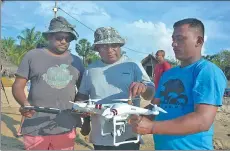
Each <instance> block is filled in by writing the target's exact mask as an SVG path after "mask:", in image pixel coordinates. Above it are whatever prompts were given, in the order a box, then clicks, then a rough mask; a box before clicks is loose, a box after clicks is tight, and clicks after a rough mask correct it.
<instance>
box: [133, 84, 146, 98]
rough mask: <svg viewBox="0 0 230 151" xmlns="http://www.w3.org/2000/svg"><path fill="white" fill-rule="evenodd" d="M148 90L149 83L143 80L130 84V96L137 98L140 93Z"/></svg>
mask: <svg viewBox="0 0 230 151" xmlns="http://www.w3.org/2000/svg"><path fill="white" fill-rule="evenodd" d="M146 90H147V85H146V84H144V83H142V82H132V83H131V85H130V86H129V96H130V97H131V98H135V97H136V96H138V95H142V94H143V93H145V91H146Z"/></svg>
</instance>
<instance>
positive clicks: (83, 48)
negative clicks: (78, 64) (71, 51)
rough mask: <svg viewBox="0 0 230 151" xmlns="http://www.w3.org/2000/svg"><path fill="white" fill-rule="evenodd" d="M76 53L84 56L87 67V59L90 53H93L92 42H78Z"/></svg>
mask: <svg viewBox="0 0 230 151" xmlns="http://www.w3.org/2000/svg"><path fill="white" fill-rule="evenodd" d="M75 50H76V52H77V53H78V55H79V56H82V58H83V64H84V65H87V62H86V60H87V58H88V56H89V55H90V53H93V50H92V46H91V44H90V42H89V41H88V40H87V39H81V40H79V41H78V43H77V44H76V48H75Z"/></svg>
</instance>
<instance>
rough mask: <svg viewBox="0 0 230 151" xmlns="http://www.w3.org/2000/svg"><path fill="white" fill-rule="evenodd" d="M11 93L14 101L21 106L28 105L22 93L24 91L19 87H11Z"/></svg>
mask: <svg viewBox="0 0 230 151" xmlns="http://www.w3.org/2000/svg"><path fill="white" fill-rule="evenodd" d="M12 93H13V96H14V98H15V100H16V101H17V102H18V103H19V104H20V105H21V106H24V105H28V104H29V102H28V100H27V98H26V94H25V91H24V89H23V88H22V87H19V86H17V85H13V87H12Z"/></svg>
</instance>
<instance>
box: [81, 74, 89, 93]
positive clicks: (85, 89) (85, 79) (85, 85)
mask: <svg viewBox="0 0 230 151" xmlns="http://www.w3.org/2000/svg"><path fill="white" fill-rule="evenodd" d="M79 93H81V94H84V95H89V94H90V79H89V71H88V70H85V72H84V74H83V76H82V80H81V85H80V88H79Z"/></svg>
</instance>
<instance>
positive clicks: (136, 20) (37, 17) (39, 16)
mask: <svg viewBox="0 0 230 151" xmlns="http://www.w3.org/2000/svg"><path fill="white" fill-rule="evenodd" d="M54 5H55V2H54V1H12V2H10V1H5V2H4V3H3V5H2V7H1V38H4V37H13V38H15V39H16V40H17V36H18V35H19V34H20V33H21V31H22V30H23V29H25V28H32V27H35V29H36V30H37V31H41V32H43V31H47V30H48V27H49V23H50V20H51V19H52V18H53V17H54V12H53V10H52V8H53V7H54ZM57 5H58V7H60V8H61V9H63V10H64V11H65V12H67V13H69V14H70V15H71V16H72V17H74V18H76V19H77V20H79V21H80V22H82V23H84V24H85V25H86V26H88V27H90V28H91V29H93V30H96V29H97V28H99V27H105V26H111V27H114V28H115V29H116V30H117V31H118V32H119V33H120V34H121V36H122V37H123V38H125V40H126V44H125V47H127V48H130V49H133V50H135V51H138V52H134V51H131V50H129V49H126V48H122V50H124V51H126V54H127V56H128V57H130V58H133V59H134V60H137V61H141V60H142V59H144V58H145V57H146V56H147V55H148V54H155V53H156V51H157V50H159V49H163V50H165V52H166V58H169V59H172V58H174V53H173V50H172V47H171V44H172V38H171V36H172V32H173V24H174V22H176V21H178V20H180V19H184V18H191V17H192V18H197V19H200V20H201V21H202V22H203V23H204V25H205V44H204V46H203V50H202V54H204V55H207V54H209V55H212V54H216V53H218V52H220V51H221V50H223V49H229V50H230V34H229V33H230V16H229V14H230V7H229V6H230V1H229V2H228V1H221V2H220V1H219V2H218V1H206V2H205V1H203V2H202V1H193V2H189V1H184V2H183V1H177V2H176V1H175V2H174V1H171V2H170V1H166V2H163V1H112V2H108V1H58V2H57ZM57 15H58V16H63V17H65V18H66V19H67V20H68V21H69V22H70V23H71V24H73V25H75V26H76V28H75V29H76V31H77V32H78V34H79V39H81V38H86V39H88V40H89V41H90V42H91V44H92V43H93V41H94V32H93V31H92V30H90V29H88V28H86V27H85V26H83V25H82V24H81V23H79V22H78V21H76V20H74V19H73V18H72V17H70V16H69V15H67V14H66V13H64V12H63V11H61V10H59V11H58V12H57ZM79 39H78V40H79ZM77 42H78V41H74V42H72V43H71V45H70V48H71V52H72V53H73V54H76V52H75V50H74V47H75V44H76V43H77Z"/></svg>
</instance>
